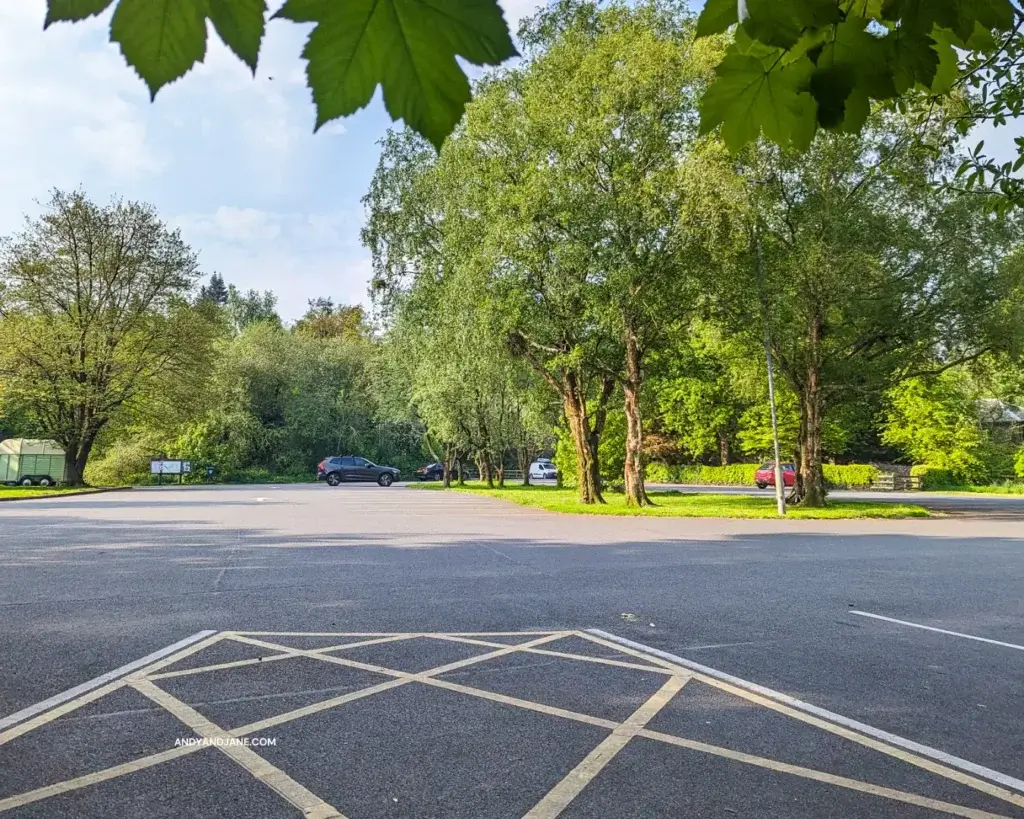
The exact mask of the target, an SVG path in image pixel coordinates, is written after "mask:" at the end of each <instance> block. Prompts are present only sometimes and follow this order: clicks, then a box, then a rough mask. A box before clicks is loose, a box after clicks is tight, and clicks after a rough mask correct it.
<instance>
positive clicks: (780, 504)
mask: <svg viewBox="0 0 1024 819" xmlns="http://www.w3.org/2000/svg"><path fill="white" fill-rule="evenodd" d="M754 245H755V250H756V252H757V272H758V276H759V278H760V280H761V313H762V318H763V320H764V357H765V360H766V361H767V362H768V405H769V406H770V407H771V412H772V443H773V444H774V447H775V505H776V508H777V509H778V510H779V515H780V516H782V515H785V514H786V482H785V479H784V478H783V475H782V453H781V452H780V450H779V419H778V415H777V414H776V412H775V372H774V367H773V366H772V336H771V328H770V325H769V322H768V290H767V286H766V282H765V275H764V257H763V256H762V255H761V234H760V233H759V232H758V230H757V226H756V225H755V227H754Z"/></svg>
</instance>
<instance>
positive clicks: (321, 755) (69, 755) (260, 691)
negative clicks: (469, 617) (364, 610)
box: [0, 631, 1024, 819]
mask: <svg viewBox="0 0 1024 819" xmlns="http://www.w3.org/2000/svg"><path fill="white" fill-rule="evenodd" d="M727 679H728V678H727V677H725V676H724V675H722V674H720V673H717V672H715V671H714V670H711V673H708V674H706V673H702V672H700V671H697V670H695V668H694V667H693V666H692V664H689V663H688V664H687V665H683V664H680V663H675V662H672V661H669V660H666V659H665V658H664V657H663V656H661V655H660V653H653V652H648V651H644V650H643V649H640V648H635V647H633V646H632V645H629V644H628V643H623V642H619V641H615V640H610V639H608V638H606V637H604V636H601V635H600V634H595V633H592V632H588V631H552V632H498V633H426V634H421V633H326V632H317V633H306V632H281V633H277V632H271V633H266V632H223V631H222V632H215V633H213V634H210V635H208V636H205V637H201V638H200V639H198V640H197V641H195V642H193V643H192V644H191V645H188V646H186V647H184V648H182V649H180V650H178V651H175V652H173V653H171V654H169V655H168V656H166V657H163V658H161V659H159V660H157V661H154V662H151V663H149V664H147V665H145V666H143V667H141V668H139V669H136V670H133V671H130V672H128V673H126V674H124V675H122V676H119V677H116V678H114V679H111V680H107V681H105V682H103V683H102V684H100V685H98V686H96V687H93V688H91V689H90V690H87V691H84V692H82V693H79V694H78V695H77V696H74V697H71V698H68V699H67V700H65V701H64V702H61V703H59V704H56V705H54V706H53V707H51V708H48V709H44V710H42V711H40V712H39V713H34V714H31V715H27V716H26V717H25V718H24V719H22V720H21V721H19V722H17V723H16V724H14V725H8V726H7V727H6V728H5V730H4V731H3V732H0V745H2V746H3V754H4V760H5V764H4V765H3V767H2V769H0V770H2V773H0V813H2V814H4V815H5V816H11V817H12V819H14V817H18V818H19V819H27V818H28V817H44V816H46V817H50V816H55V815H61V816H75V817H82V819H86V817H96V819H105V817H111V816H122V815H124V816H128V815H147V816H183V815H229V810H228V809H229V808H230V815H240V814H238V813H236V812H235V811H237V810H238V806H240V805H245V806H246V807H245V810H246V811H247V812H249V813H254V815H260V816H281V817H287V816H307V817H317V819H328V817H366V818H367V819H370V817H394V816H408V817H428V816H437V817H466V819H471V817H481V816H487V817H509V818H510V819H513V818H514V819H519V818H520V817H523V818H524V819H553V817H556V816H563V815H564V816H567V817H603V816H629V815H634V816H662V815H664V816H669V815H673V816H674V815H699V816H703V815H708V816H711V815H728V814H729V813H735V814H737V815H740V814H746V815H756V816H772V817H774V816H778V817H780V819H781V818H782V817H796V816H807V817H811V816H820V815H822V813H821V806H822V804H828V805H830V806H831V807H830V809H829V813H830V815H838V814H841V815H843V816H848V817H861V816H863V817H865V819H867V817H879V816H893V817H915V816H921V817H924V816H939V815H948V816H962V817H978V818H979V819H980V817H995V816H1009V817H1016V816H1024V794H1021V793H1017V792H1014V790H1013V789H1012V788H1008V787H1004V786H1002V785H1000V784H998V783H996V782H993V781H992V774H993V773H994V772H983V775H980V776H979V775H976V774H975V773H973V772H971V771H970V770H967V769H966V768H967V767H969V765H968V764H966V763H965V762H964V761H963V760H950V759H942V758H941V757H936V755H935V754H934V752H932V753H929V750H930V749H923V750H925V753H924V754H920V753H916V752H914V751H911V750H908V748H906V747H900V745H897V744H893V743H891V742H888V741H884V740H881V739H879V738H878V737H877V736H872V735H869V734H867V733H864V732H862V731H858V730H853V729H851V728H849V727H847V726H846V725H843V724H840V723H839V722H836V721H834V720H831V719H826V718H822V717H821V716H817V715H815V714H813V713H810V712H808V711H807V710H804V709H802V708H800V707H793V706H792V705H789V704H787V702H786V700H787V698H786V697H784V696H782V695H777V693H775V692H758V691H757V690H755V689H753V688H752V687H750V686H749V684H745V683H744V682H743V681H738V682H739V684H734V683H733V682H729V681H727ZM226 762H227V763H229V764H225V763H226ZM985 774H987V778H986V776H985ZM197 776H198V777H199V780H200V781H203V782H205V785H204V788H203V790H202V793H201V795H198V796H197V793H196V788H195V781H196V780H195V779H194V777H197ZM154 782H161V783H163V784H162V785H161V786H160V787H159V788H156V789H155V788H154ZM726 785H727V787H726ZM197 798H198V799H199V801H197ZM129 810H135V811H137V813H134V814H132V813H130V812H129ZM195 811H205V813H198V814H196V813H194V812H195Z"/></svg>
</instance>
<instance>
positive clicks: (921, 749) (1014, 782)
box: [587, 628, 1024, 793]
mask: <svg viewBox="0 0 1024 819" xmlns="http://www.w3.org/2000/svg"><path fill="white" fill-rule="evenodd" d="M587 632H588V633H590V634H594V635H596V636H598V637H603V638H604V639H606V640H611V641H613V642H616V643H620V644H622V645H624V646H629V647H630V648H635V649H637V650H638V651H646V652H647V653H648V654H653V655H654V656H655V657H661V658H662V659H663V660H668V661H669V662H671V663H675V664H677V665H680V666H682V667H684V668H689V669H690V670H692V671H697V672H699V673H701V674H706V675H707V676H708V677H714V678H715V679H718V680H722V681H724V682H728V683H731V684H732V685H735V686H737V687H739V688H745V689H746V690H747V691H753V692H754V693H756V694H760V695H761V696H762V697H768V698H769V699H773V700H775V701H776V702H781V703H784V704H785V705H788V706H789V707H790V708H797V709H799V710H801V711H805V712H807V713H808V714H814V715H815V716H817V717H822V718H823V719H827V720H830V721H832V722H835V723H838V724H839V725H845V726H846V727H847V728H852V729H853V730H855V731H860V732H861V733H862V734H867V735H868V736H872V737H874V738H875V739H880V740H883V741H884V742H888V743H889V744H890V745H895V746H897V747H900V748H905V749H906V750H908V751H913V752H914V753H916V754H920V755H921V756H926V757H929V758H931V759H934V760H936V761H938V762H942V763H943V764H945V765H949V766H950V767H951V768H959V769H960V770H962V771H966V772H968V773H972V774H974V775H975V776H981V777H984V778H985V779H988V780H990V781H992V782H998V783H999V784H1000V785H1004V786H1006V787H1007V788H1013V789H1014V790H1017V791H1020V792H1021V793H1024V780H1020V779H1016V778H1014V777H1012V776H1009V775H1008V774H1004V773H1000V772H999V771H994V770H992V769H991V768H986V767H984V766H982V765H977V764H975V763H974V762H970V761H968V760H966V759H961V758H960V757H958V756H953V755H952V754H947V753H946V752H945V751H940V750H938V749H937V748H931V747H929V746H927V745H921V744H920V743H917V742H914V741H913V740H910V739H905V738H903V737H901V736H897V735H896V734H890V733H889V732H888V731H882V730H881V729H879V728H873V727H872V726H870V725H865V724H864V723H863V722H857V721H856V720H852V719H849V718H848V717H844V716H842V715H841V714H835V713H833V712H832V711H826V710H825V709H824V708H819V707H818V706H816V705H811V704H810V703H809V702H804V701H803V700H798V699H795V698H793V697H790V696H789V695H788V694H783V693H782V692H780V691H775V690H773V689H771V688H765V687H764V686H761V685H758V684H757V683H752V682H749V681H748V680H744V679H741V678H740V677H734V676H733V675H732V674H726V673H725V672H724V671H719V670H718V669H717V668H711V667H709V666H706V665H701V664H700V663H695V662H693V661H692V660H687V659H684V658H683V657H679V656H677V655H675V654H670V653H669V652H667V651H662V650H661V649H657V648H652V647H651V646H648V645H644V644H643V643H637V642H635V641H633V640H628V639H626V638H625V637H619V636H618V635H617V634H611V633H610V632H607V631H602V630H601V629H598V628H591V629H587Z"/></svg>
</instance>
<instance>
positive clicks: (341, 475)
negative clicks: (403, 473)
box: [316, 455, 398, 486]
mask: <svg viewBox="0 0 1024 819" xmlns="http://www.w3.org/2000/svg"><path fill="white" fill-rule="evenodd" d="M316 479H317V480H318V481H327V484H328V486H337V485H338V484H340V483H343V482H345V481H376V482H377V483H379V484H380V485H381V486H391V484H393V483H394V482H395V481H397V480H398V470H397V469H395V468H394V467H393V466H377V465H376V464H373V463H370V462H369V461H368V460H366V458H358V457H356V456H354V455H334V456H332V457H330V458H325V459H324V460H322V461H320V463H319V465H318V466H317V468H316Z"/></svg>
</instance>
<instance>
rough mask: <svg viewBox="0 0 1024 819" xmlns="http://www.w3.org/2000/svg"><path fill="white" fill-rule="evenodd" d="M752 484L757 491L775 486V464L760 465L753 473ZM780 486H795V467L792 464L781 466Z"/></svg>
mask: <svg viewBox="0 0 1024 819" xmlns="http://www.w3.org/2000/svg"><path fill="white" fill-rule="evenodd" d="M754 483H755V484H756V485H757V488H758V489H766V488H767V487H769V486H775V464H761V466H759V467H758V468H757V472H755V473H754ZM782 485H783V486H796V467H795V466H794V465H793V464H783V465H782Z"/></svg>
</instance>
